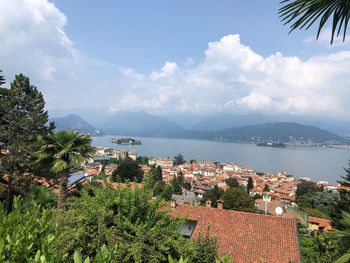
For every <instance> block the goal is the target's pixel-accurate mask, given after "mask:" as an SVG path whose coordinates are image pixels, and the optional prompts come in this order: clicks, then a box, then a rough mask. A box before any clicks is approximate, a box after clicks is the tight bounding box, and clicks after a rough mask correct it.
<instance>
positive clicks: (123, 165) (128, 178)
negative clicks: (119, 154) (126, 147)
mask: <svg viewBox="0 0 350 263" xmlns="http://www.w3.org/2000/svg"><path fill="white" fill-rule="evenodd" d="M142 179H143V171H142V169H141V166H140V165H139V164H138V162H137V161H134V160H133V159H131V158H126V159H125V160H123V161H121V162H120V164H119V166H118V168H117V170H115V171H114V172H113V174H112V180H113V181H114V182H122V183H125V182H137V183H140V182H141V181H142Z"/></svg>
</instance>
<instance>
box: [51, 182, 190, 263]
mask: <svg viewBox="0 0 350 263" xmlns="http://www.w3.org/2000/svg"><path fill="white" fill-rule="evenodd" d="M158 208H159V202H158V201H150V195H149V193H148V192H147V191H146V190H144V189H138V188H136V189H135V190H134V191H132V190H130V189H121V188H119V189H117V190H115V189H113V188H95V187H89V188H88V189H87V190H86V191H83V193H82V195H81V197H79V198H72V199H70V200H69V201H68V202H67V210H66V211H61V212H59V213H57V215H56V216H57V217H56V218H57V221H58V223H59V224H60V226H61V229H60V233H59V234H58V242H57V243H56V246H55V248H56V252H57V253H58V254H60V255H64V254H69V255H73V253H74V251H76V250H78V251H80V252H81V254H82V255H83V257H86V256H89V257H90V258H91V259H94V258H96V255H97V254H98V251H99V249H100V248H101V247H102V246H103V245H106V247H107V248H108V249H110V250H113V249H115V258H116V259H117V262H165V261H166V260H167V256H168V254H171V255H173V256H178V255H180V254H181V253H182V251H183V250H184V242H185V240H184V239H183V238H182V237H181V236H180V235H179V233H178V228H179V226H180V224H181V221H179V220H175V219H174V218H170V217H169V216H168V215H167V214H166V213H165V212H164V211H163V212H162V211H160V210H159V209H158Z"/></svg>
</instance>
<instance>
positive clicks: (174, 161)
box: [173, 153, 186, 165]
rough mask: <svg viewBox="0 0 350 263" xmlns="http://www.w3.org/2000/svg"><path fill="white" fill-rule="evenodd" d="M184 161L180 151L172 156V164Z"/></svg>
mask: <svg viewBox="0 0 350 263" xmlns="http://www.w3.org/2000/svg"><path fill="white" fill-rule="evenodd" d="M185 162H186V160H185V159H184V156H183V155H182V154H181V153H179V154H178V155H176V156H175V157H174V160H173V165H180V164H183V163H185Z"/></svg>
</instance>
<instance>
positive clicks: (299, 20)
mask: <svg viewBox="0 0 350 263" xmlns="http://www.w3.org/2000/svg"><path fill="white" fill-rule="evenodd" d="M280 4H282V5H283V6H282V7H281V8H280V9H279V12H278V13H279V15H280V18H281V21H282V22H284V24H285V25H286V24H291V25H290V29H291V30H290V32H292V31H293V30H295V29H309V28H310V27H311V26H312V25H313V24H314V23H315V22H316V21H319V24H318V30H317V37H316V38H317V39H318V37H319V36H320V33H321V30H322V29H323V28H324V26H325V25H326V23H327V21H329V20H330V19H331V17H332V23H331V24H332V26H331V29H332V35H331V44H332V43H333V40H334V36H335V35H336V36H337V37H338V36H339V35H340V33H341V31H342V32H343V33H342V34H343V41H345V38H346V31H347V26H348V23H349V19H350V1H349V0H283V1H282V2H281V3H280ZM290 32H289V33H290Z"/></svg>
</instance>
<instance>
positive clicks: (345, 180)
mask: <svg viewBox="0 0 350 263" xmlns="http://www.w3.org/2000/svg"><path fill="white" fill-rule="evenodd" d="M344 171H345V176H341V180H340V181H338V183H339V184H340V185H341V186H344V187H350V162H349V167H348V168H344ZM339 197H340V198H339V200H338V202H337V205H336V206H334V211H333V213H332V214H331V217H332V224H333V226H334V227H336V228H342V227H343V226H342V224H341V223H340V221H341V219H342V216H343V215H342V211H350V191H349V190H347V189H341V190H339Z"/></svg>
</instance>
